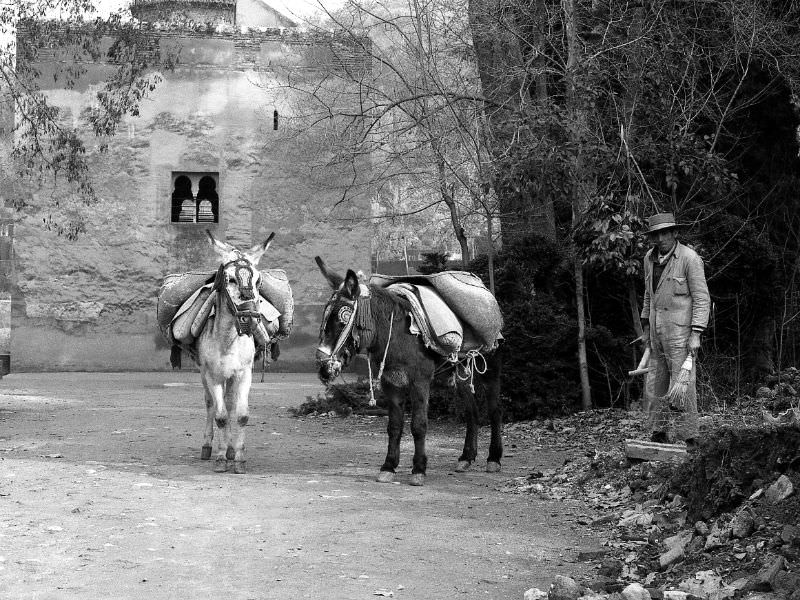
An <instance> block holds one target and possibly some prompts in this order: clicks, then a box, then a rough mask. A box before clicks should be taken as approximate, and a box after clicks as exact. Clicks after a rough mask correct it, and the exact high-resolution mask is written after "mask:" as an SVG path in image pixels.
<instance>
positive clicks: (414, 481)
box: [408, 473, 425, 485]
mask: <svg viewBox="0 0 800 600" xmlns="http://www.w3.org/2000/svg"><path fill="white" fill-rule="evenodd" d="M408 485H425V473H412V474H411V479H409V480H408Z"/></svg>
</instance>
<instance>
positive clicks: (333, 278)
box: [314, 256, 344, 290]
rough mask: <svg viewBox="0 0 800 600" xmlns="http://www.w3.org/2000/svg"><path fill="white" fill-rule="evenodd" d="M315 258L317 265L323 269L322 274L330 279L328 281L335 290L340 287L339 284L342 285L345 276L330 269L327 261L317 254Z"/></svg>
mask: <svg viewBox="0 0 800 600" xmlns="http://www.w3.org/2000/svg"><path fill="white" fill-rule="evenodd" d="M314 260H315V261H316V262H317V266H318V267H319V270H320V271H322V274H323V275H324V276H325V279H327V280H328V283H329V284H330V285H331V287H332V288H333V289H335V290H338V289H339V286H340V285H342V281H344V277H342V276H341V275H338V274H337V273H334V272H333V271H330V270H329V269H328V265H326V264H325V261H324V260H322V259H321V258H320V257H319V256H315V257H314Z"/></svg>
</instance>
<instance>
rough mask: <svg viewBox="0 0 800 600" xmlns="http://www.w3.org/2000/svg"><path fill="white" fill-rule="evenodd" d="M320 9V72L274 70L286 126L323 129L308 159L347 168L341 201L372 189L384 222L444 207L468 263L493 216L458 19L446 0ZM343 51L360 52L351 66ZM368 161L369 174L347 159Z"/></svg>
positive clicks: (471, 70) (476, 98) (475, 95)
mask: <svg viewBox="0 0 800 600" xmlns="http://www.w3.org/2000/svg"><path fill="white" fill-rule="evenodd" d="M326 16H327V25H328V26H329V27H331V28H333V29H334V30H335V32H336V33H335V34H334V35H333V36H331V38H330V39H331V44H330V47H329V48H330V55H331V58H330V59H329V60H322V61H317V64H321V65H322V66H323V67H324V68H323V69H318V70H317V73H316V77H309V76H305V75H304V74H303V73H301V72H300V71H299V70H298V69H287V70H285V71H284V72H283V74H282V75H283V77H282V87H283V89H284V91H286V92H287V98H294V100H293V102H294V104H293V110H292V113H293V115H294V117H293V122H294V125H295V127H296V128H297V129H298V130H302V131H304V132H306V133H309V132H314V131H316V132H317V135H320V134H319V132H320V131H322V130H326V131H328V132H329V134H326V135H325V140H324V143H322V144H320V146H319V149H320V152H319V153H318V154H317V155H315V156H313V157H310V159H312V160H313V162H314V166H315V167H316V168H318V169H322V168H324V167H325V166H329V165H331V164H334V163H342V162H345V163H347V164H349V165H351V166H352V168H353V172H354V177H353V180H352V182H351V185H350V186H348V188H347V189H346V190H344V191H343V194H342V202H346V201H347V200H348V199H349V198H352V197H354V196H356V195H358V194H363V193H367V194H368V193H370V190H374V189H378V197H379V202H378V204H377V208H378V209H379V210H381V209H383V212H384V214H385V215H386V216H388V217H397V216H399V215H405V216H406V217H408V220H412V219H413V215H416V214H423V213H424V215H426V216H425V218H426V219H428V220H429V221H430V216H429V215H431V214H437V213H441V212H442V211H446V212H445V214H446V215H447V220H448V221H449V223H450V235H451V236H453V237H455V239H456V241H457V243H458V245H459V247H460V251H461V256H462V262H463V263H464V264H465V265H466V263H467V262H468V261H469V259H470V252H469V244H468V237H470V235H475V234H476V233H477V232H478V231H481V230H483V231H489V232H490V233H491V234H493V233H494V229H493V228H492V227H491V225H486V223H490V222H491V219H493V218H495V216H496V215H495V208H494V205H495V203H494V194H493V192H492V189H491V186H490V185H488V184H487V182H489V181H490V179H491V175H490V173H488V172H487V171H486V167H487V165H489V164H491V163H490V161H489V158H488V154H487V151H486V140H485V132H486V131H487V129H486V128H485V127H484V126H483V124H482V120H483V116H482V110H481V108H482V104H483V101H484V98H483V97H482V96H481V95H480V93H479V90H480V84H479V81H478V75H477V71H476V70H475V66H474V61H473V60H472V59H471V46H470V40H469V29H468V23H467V21H466V19H465V18H464V17H463V15H462V14H461V13H460V12H459V11H458V7H457V5H456V4H454V3H452V2H451V0H436V1H435V2H427V3H424V4H423V3H421V2H418V1H417V0H408V2H405V3H402V2H394V3H391V4H388V3H387V4H381V3H367V2H360V1H357V0H352V1H351V2H348V3H346V4H345V6H344V7H343V8H342V9H341V10H339V11H336V12H330V11H329V12H327V15H326ZM344 46H347V47H348V48H349V50H348V51H349V52H353V53H360V55H361V56H362V57H363V61H361V62H359V68H350V67H348V66H347V64H346V63H347V61H343V60H341V56H342V55H341V53H342V50H341V49H342V48H343V47H344ZM367 160H368V162H369V165H370V169H369V171H368V172H367V171H366V170H365V169H363V168H358V167H357V166H356V165H357V164H360V165H361V167H363V166H364V162H365V161H367ZM384 190H385V191H386V192H385V193H384ZM490 245H491V244H490Z"/></svg>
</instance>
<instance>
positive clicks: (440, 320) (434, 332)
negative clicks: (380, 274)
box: [386, 283, 464, 360]
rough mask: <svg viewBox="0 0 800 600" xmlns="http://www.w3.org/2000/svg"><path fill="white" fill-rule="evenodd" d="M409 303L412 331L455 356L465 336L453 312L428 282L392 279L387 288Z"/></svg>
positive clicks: (437, 347)
mask: <svg viewBox="0 0 800 600" xmlns="http://www.w3.org/2000/svg"><path fill="white" fill-rule="evenodd" d="M386 289H387V290H389V291H391V292H394V293H395V294H397V295H398V296H402V297H403V298H405V299H406V300H408V302H409V304H410V305H411V333H413V334H417V335H419V334H421V335H422V339H423V340H424V341H425V345H426V346H428V347H429V348H431V349H432V350H434V351H435V352H437V353H439V354H441V355H442V356H446V357H449V358H450V359H451V360H455V359H456V357H457V355H458V352H459V350H461V344H462V342H463V340H464V330H463V328H462V327H461V322H460V321H459V320H458V317H456V315H455V313H453V311H452V310H450V308H449V307H448V306H447V304H445V302H444V300H442V297H441V296H439V294H438V293H437V292H436V290H434V289H433V288H432V287H430V286H426V285H411V284H410V283H394V284H392V285H390V286H388V287H387V288H386Z"/></svg>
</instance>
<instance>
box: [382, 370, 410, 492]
mask: <svg viewBox="0 0 800 600" xmlns="http://www.w3.org/2000/svg"><path fill="white" fill-rule="evenodd" d="M381 389H382V390H383V393H384V395H385V396H386V400H387V402H388V405H389V406H388V410H389V424H388V425H387V426H386V432H387V433H388V434H389V444H388V448H387V450H386V460H384V461H383V465H382V466H381V472H380V473H378V478H377V481H378V482H380V483H391V482H392V481H394V470H395V469H396V468H397V465H398V464H399V463H400V438H401V437H402V436H403V408H404V405H405V394H404V393H403V390H402V388H398V387H397V386H394V385H392V384H390V383H387V382H386V380H385V379H384V380H383V381H382V382H381Z"/></svg>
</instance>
